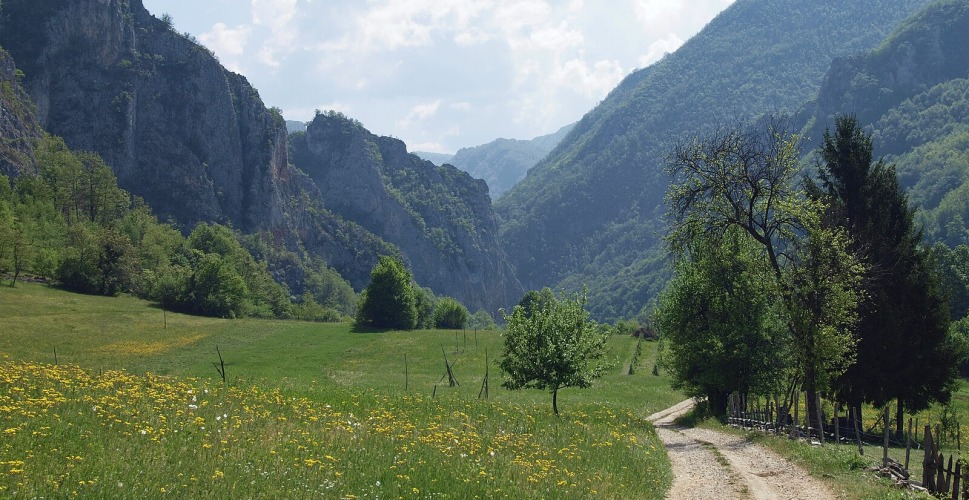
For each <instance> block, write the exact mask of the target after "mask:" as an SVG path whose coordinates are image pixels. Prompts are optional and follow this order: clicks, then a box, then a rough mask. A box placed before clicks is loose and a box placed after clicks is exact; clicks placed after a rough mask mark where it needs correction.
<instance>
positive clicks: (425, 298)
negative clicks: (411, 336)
mask: <svg viewBox="0 0 969 500" xmlns="http://www.w3.org/2000/svg"><path fill="white" fill-rule="evenodd" d="M411 286H413V288H414V307H416V308H417V326H416V328H419V329H421V330H426V329H429V328H434V307H435V304H436V303H437V298H436V297H435V296H434V291H433V290H431V289H430V288H427V287H422V286H420V285H418V284H417V282H411Z"/></svg>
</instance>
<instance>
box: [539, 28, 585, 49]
mask: <svg viewBox="0 0 969 500" xmlns="http://www.w3.org/2000/svg"><path fill="white" fill-rule="evenodd" d="M529 39H530V40H531V42H532V44H534V46H535V47H536V48H538V49H543V50H555V51H561V50H564V49H568V48H571V47H576V46H580V45H582V42H583V41H584V40H585V38H584V37H583V36H582V33H581V32H580V31H578V30H575V29H573V28H571V27H569V24H568V23H567V22H565V21H562V22H561V23H559V25H558V26H556V27H554V28H543V29H541V30H539V31H536V32H534V33H532V35H531V37H529Z"/></svg>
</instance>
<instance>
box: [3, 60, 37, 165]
mask: <svg viewBox="0 0 969 500" xmlns="http://www.w3.org/2000/svg"><path fill="white" fill-rule="evenodd" d="M19 80H20V78H19V76H18V72H17V67H16V66H15V65H14V62H13V59H12V58H11V57H10V55H9V54H7V52H6V51H4V50H3V49H0V137H2V138H3V140H2V141H0V174H3V175H6V176H7V177H16V176H18V175H20V174H23V173H35V172H36V169H37V165H36V159H35V158H34V141H35V140H36V139H37V138H38V137H39V136H40V134H41V129H40V126H39V125H38V124H37V119H36V117H35V116H34V109H33V104H32V103H31V102H30V97H28V96H27V93H26V92H24V90H23V88H22V87H21V86H20V82H19Z"/></svg>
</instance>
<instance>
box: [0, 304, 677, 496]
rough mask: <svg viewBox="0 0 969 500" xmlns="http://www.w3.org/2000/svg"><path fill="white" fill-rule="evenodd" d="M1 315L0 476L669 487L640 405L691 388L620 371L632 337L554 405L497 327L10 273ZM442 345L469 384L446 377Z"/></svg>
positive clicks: (665, 401)
mask: <svg viewBox="0 0 969 500" xmlns="http://www.w3.org/2000/svg"><path fill="white" fill-rule="evenodd" d="M166 320H167V328H166V326H165V324H164V321H166ZM0 322H2V323H3V326H4V328H3V331H2V332H0V353H2V354H0V358H2V359H0V496H5V497H6V496H14V497H51V496H54V497H65V496H75V495H77V496H86V497H163V496H176V497H199V496H214V497H220V498H230V497H231V498H236V497H251V498H267V497H272V498H280V497H287V498H288V497H327V498H341V497H343V498H353V497H356V498H363V497H422V498H423V497H446V498H476V497H477V498H485V497H487V498H495V497H499V498H500V497H505V498H588V497H595V496H601V497H605V498H616V497H632V498H660V497H662V496H663V494H664V492H665V491H666V489H667V487H668V485H669V483H670V480H671V478H670V471H669V464H668V462H667V461H666V458H665V453H664V451H663V449H662V445H661V444H660V443H659V441H658V440H657V439H656V436H655V434H654V432H653V429H652V426H651V425H650V424H649V423H647V422H645V421H644V420H643V416H644V415H647V414H649V413H651V412H652V411H655V410H657V409H661V408H664V407H666V406H669V405H670V404H672V403H673V402H675V401H677V400H679V399H681V396H680V395H679V394H676V393H674V392H672V391H669V390H668V381H667V380H665V378H663V377H655V376H652V375H650V374H648V370H641V371H640V372H638V373H637V374H636V375H632V376H630V375H624V374H622V373H621V372H622V367H623V363H624V361H628V358H627V356H628V355H629V353H630V352H632V351H631V349H632V345H633V343H634V342H635V340H634V339H629V338H614V339H612V340H611V342H610V356H612V357H613V358H614V361H615V365H616V366H615V368H614V369H613V370H610V372H609V373H608V374H607V375H606V376H605V377H604V378H603V379H602V380H600V381H598V382H597V384H596V386H595V387H594V388H593V389H591V390H583V391H580V390H573V391H565V392H563V393H561V394H560V404H561V405H562V409H563V415H562V417H561V418H556V417H554V415H552V412H551V401H550V397H549V395H548V394H546V393H542V392H538V391H507V390H503V389H501V388H500V381H501V379H500V373H499V372H498V370H497V369H496V368H495V363H494V362H495V359H496V357H497V355H498V352H499V350H500V344H501V338H500V332H477V335H476V336H475V332H473V331H471V332H467V334H465V333H464V332H453V331H426V332H425V331H421V332H387V333H355V332H352V331H351V328H350V326H349V325H321V324H310V323H299V322H281V321H261V320H242V321H225V320H215V319H207V318H195V317H190V316H183V315H178V314H171V313H163V311H161V310H159V309H156V308H152V307H149V306H148V305H146V304H145V303H143V302H141V301H137V300H135V299H131V298H125V297H122V298H117V299H110V298H102V297H86V296H80V295H73V294H68V293H64V292H60V291H56V290H52V289H48V288H46V287H43V286H39V285H31V286H18V288H16V289H14V290H11V289H6V288H4V289H0ZM216 346H218V347H219V351H220V352H221V353H222V355H223V357H224V359H225V361H226V372H227V376H228V381H229V383H228V384H223V383H222V381H221V379H220V378H218V375H217V373H216V370H215V368H213V366H212V363H213V362H217V361H218V357H217V354H216V351H215V347H216ZM55 349H56V351H57V362H58V363H59V364H58V365H54V364H53V362H54V351H55ZM442 351H443V352H442ZM486 352H487V357H488V360H489V362H490V363H491V365H492V366H491V367H490V368H489V369H488V373H489V377H490V378H489V386H490V390H489V393H490V394H489V395H490V398H489V399H480V400H479V399H478V393H479V390H480V387H481V383H482V380H483V378H484V375H485V372H486V366H485V357H486ZM405 354H406V356H407V365H406V369H405V364H404V355H405ZM445 354H446V355H447V357H448V360H449V362H451V363H452V364H453V367H454V371H455V375H456V376H457V378H458V381H459V382H460V384H461V385H460V386H457V387H449V386H448V385H447V383H446V382H447V380H446V379H445V380H444V383H443V384H441V383H440V382H441V377H442V375H443V374H444V373H445V365H444V359H443V358H444V355H445ZM652 356H655V347H654V346H649V347H648V348H647V349H645V350H644V352H643V358H644V360H642V363H644V364H647V363H648V364H651V363H652V361H651V357H652ZM405 371H406V376H405ZM640 373H642V374H640ZM405 383H406V385H407V388H406V390H405V387H404V386H405Z"/></svg>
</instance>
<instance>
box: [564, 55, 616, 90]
mask: <svg viewBox="0 0 969 500" xmlns="http://www.w3.org/2000/svg"><path fill="white" fill-rule="evenodd" d="M623 76H625V73H624V72H623V70H622V66H621V65H620V64H619V61H597V62H596V63H595V64H594V65H592V66H591V67H590V66H589V64H588V63H587V62H586V61H584V60H581V59H572V60H570V61H568V62H566V63H565V64H564V65H562V66H560V67H559V68H557V69H556V70H555V72H554V73H552V74H551V76H550V77H549V82H550V83H551V84H552V85H553V86H555V87H562V88H567V89H570V90H572V91H574V92H577V93H579V94H581V95H583V96H585V97H587V98H595V97H601V96H603V95H605V94H606V93H608V92H609V91H610V90H612V89H613V88H614V87H615V86H616V85H618V84H619V82H620V81H621V80H622V78H623Z"/></svg>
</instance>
